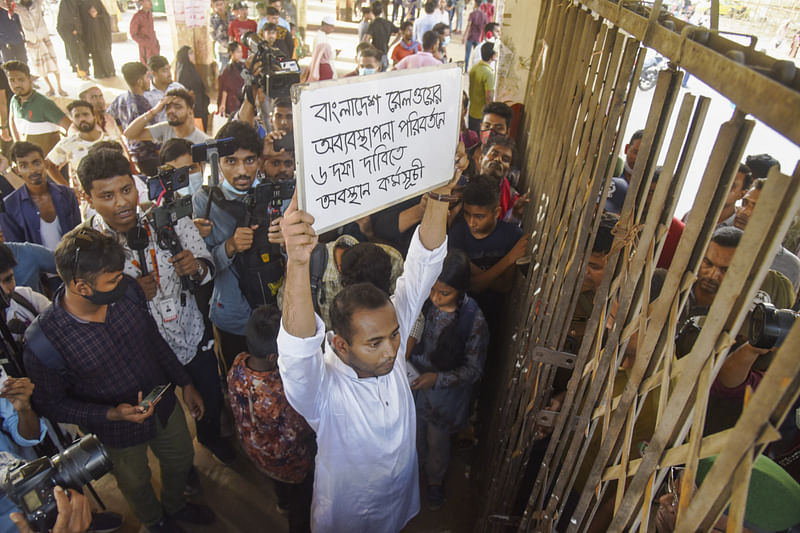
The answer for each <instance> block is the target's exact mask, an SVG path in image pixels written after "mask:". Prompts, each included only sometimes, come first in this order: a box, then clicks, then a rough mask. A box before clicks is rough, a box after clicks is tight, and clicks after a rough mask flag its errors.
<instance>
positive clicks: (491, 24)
mask: <svg viewBox="0 0 800 533" xmlns="http://www.w3.org/2000/svg"><path fill="white" fill-rule="evenodd" d="M498 26H499V24H498V23H496V22H488V23H487V24H486V26H484V27H483V33H489V32H490V31H492V32H493V31H494V29H495V28H496V27H498Z"/></svg>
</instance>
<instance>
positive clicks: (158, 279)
mask: <svg viewBox="0 0 800 533" xmlns="http://www.w3.org/2000/svg"><path fill="white" fill-rule="evenodd" d="M142 222H143V225H144V229H145V230H146V231H147V251H148V252H150V261H151V263H152V268H153V275H154V276H155V277H156V284H157V285H158V288H159V289H161V276H159V274H158V261H156V251H155V249H154V248H152V247H151V246H150V241H151V240H152V238H153V235H152V233H150V224H148V223H147V221H145V220H143V221H142ZM131 262H132V263H133V266H135V267H136V268H138V269H139V271H140V272H141V271H142V266H141V265H140V264H139V262H138V261H137V260H136V259H133V260H132V261H131Z"/></svg>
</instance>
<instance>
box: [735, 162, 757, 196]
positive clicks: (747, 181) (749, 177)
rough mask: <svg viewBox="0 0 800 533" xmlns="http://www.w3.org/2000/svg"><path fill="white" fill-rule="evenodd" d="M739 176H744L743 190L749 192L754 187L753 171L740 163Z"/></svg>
mask: <svg viewBox="0 0 800 533" xmlns="http://www.w3.org/2000/svg"><path fill="white" fill-rule="evenodd" d="M737 174H742V175H743V176H744V180H742V190H743V191H746V190H748V189H749V188H750V187H751V186H752V185H753V179H754V178H753V171H752V170H750V167H748V166H747V165H745V164H744V163H739V170H738V171H737Z"/></svg>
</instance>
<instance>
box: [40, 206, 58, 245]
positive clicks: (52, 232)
mask: <svg viewBox="0 0 800 533" xmlns="http://www.w3.org/2000/svg"><path fill="white" fill-rule="evenodd" d="M39 232H40V233H41V234H42V246H44V247H45V248H47V249H48V250H50V251H55V249H56V246H58V243H59V242H61V224H59V223H58V215H56V218H55V219H54V220H53V221H52V222H45V220H44V219H43V218H40V219H39Z"/></svg>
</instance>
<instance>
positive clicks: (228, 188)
mask: <svg viewBox="0 0 800 533" xmlns="http://www.w3.org/2000/svg"><path fill="white" fill-rule="evenodd" d="M221 186H222V189H223V190H226V191H228V192H229V193H231V194H233V195H234V196H238V197H242V196H244V195H245V194H247V192H248V191H240V190H239V189H237V188H236V187H234V186H233V185H231V184H230V182H229V181H228V180H226V179H224V178H223V179H222V185H221Z"/></svg>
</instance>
